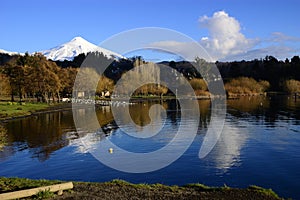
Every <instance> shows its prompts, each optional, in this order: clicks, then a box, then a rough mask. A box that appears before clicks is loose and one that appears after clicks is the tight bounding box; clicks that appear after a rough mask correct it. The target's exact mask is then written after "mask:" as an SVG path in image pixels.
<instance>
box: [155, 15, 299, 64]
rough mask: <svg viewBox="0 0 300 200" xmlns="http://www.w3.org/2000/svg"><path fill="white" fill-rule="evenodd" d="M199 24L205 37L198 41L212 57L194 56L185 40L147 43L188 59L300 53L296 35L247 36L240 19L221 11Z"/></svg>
mask: <svg viewBox="0 0 300 200" xmlns="http://www.w3.org/2000/svg"><path fill="white" fill-rule="evenodd" d="M199 23H200V26H201V27H203V28H206V29H207V30H208V36H202V38H201V39H200V41H199V44H200V45H201V46H202V47H203V48H204V49H205V51H206V52H208V54H209V56H210V57H211V58H212V59H206V58H205V57H203V55H205V53H202V54H201V55H196V54H195V52H196V51H195V48H196V46H195V45H191V43H188V42H178V41H160V42H155V43H152V44H151V46H152V47H153V48H160V49H170V48H172V49H173V50H174V51H173V53H179V54H180V55H189V56H188V58H189V60H194V58H195V57H196V56H199V57H201V58H204V59H206V60H214V61H216V60H219V61H233V60H237V61H238V60H253V59H260V58H264V57H265V56H267V55H272V56H275V57H276V58H278V59H285V58H290V57H292V56H294V55H299V54H300V49H299V43H300V38H299V37H294V36H288V35H285V34H284V33H282V32H273V33H271V35H270V36H269V37H268V38H247V37H246V36H245V35H244V34H243V33H242V32H241V25H240V22H239V21H238V20H237V19H235V18H234V17H232V16H230V15H229V14H228V13H226V12H225V11H218V12H215V13H214V14H213V15H212V16H211V17H208V16H206V15H205V16H202V17H200V18H199ZM193 46H194V47H193ZM203 52H204V51H203Z"/></svg>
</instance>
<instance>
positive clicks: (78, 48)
mask: <svg viewBox="0 0 300 200" xmlns="http://www.w3.org/2000/svg"><path fill="white" fill-rule="evenodd" d="M96 51H98V52H102V53H103V54H104V55H105V56H107V57H108V58H111V57H119V58H123V56H122V55H119V54H117V53H115V52H112V51H110V50H107V49H104V48H101V47H99V46H97V45H94V44H92V43H90V42H88V41H86V40H85V39H83V38H82V37H75V38H73V39H72V40H71V41H69V42H67V43H64V44H62V45H59V46H57V47H54V48H51V49H49V50H45V51H41V53H42V54H44V56H46V57H47V58H48V59H51V60H60V61H63V60H73V58H74V57H75V56H77V55H79V54H81V53H84V54H86V53H88V52H96Z"/></svg>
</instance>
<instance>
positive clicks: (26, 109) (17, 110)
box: [0, 102, 67, 120]
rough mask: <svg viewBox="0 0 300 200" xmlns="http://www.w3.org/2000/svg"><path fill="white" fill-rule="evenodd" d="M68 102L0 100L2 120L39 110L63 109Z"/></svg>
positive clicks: (27, 114)
mask: <svg viewBox="0 0 300 200" xmlns="http://www.w3.org/2000/svg"><path fill="white" fill-rule="evenodd" d="M66 105H67V104H63V103H57V104H47V103H22V104H20V103H17V102H0V120H5V119H11V118H16V117H21V116H29V115H31V114H32V113H35V112H39V111H49V110H56V109H63V108H65V107H66Z"/></svg>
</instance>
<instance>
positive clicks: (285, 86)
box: [0, 52, 300, 102]
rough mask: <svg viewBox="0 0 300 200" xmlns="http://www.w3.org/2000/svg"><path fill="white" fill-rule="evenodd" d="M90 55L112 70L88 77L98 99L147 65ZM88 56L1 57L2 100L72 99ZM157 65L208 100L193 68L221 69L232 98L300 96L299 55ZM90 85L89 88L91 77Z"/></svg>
mask: <svg viewBox="0 0 300 200" xmlns="http://www.w3.org/2000/svg"><path fill="white" fill-rule="evenodd" d="M88 55H89V56H91V55H92V56H95V58H97V59H100V60H101V62H100V63H101V64H103V65H107V66H108V67H107V68H106V70H105V71H104V73H103V74H100V73H99V72H97V71H96V70H94V71H90V72H88V73H87V77H88V76H91V75H93V76H94V75H96V76H97V77H98V78H99V82H98V85H97V89H96V95H97V96H103V94H104V93H106V92H107V91H109V92H112V91H113V90H114V85H115V84H116V82H117V81H118V80H119V79H120V78H121V77H122V76H123V75H124V74H126V72H127V71H129V70H131V69H133V68H135V67H136V66H139V65H141V64H145V63H147V62H145V61H144V60H143V58H142V57H141V56H136V57H132V58H128V59H119V60H115V59H112V58H107V57H105V56H104V55H103V54H102V53H99V52H95V53H89V54H88ZM88 55H85V54H80V55H78V56H76V57H75V58H74V59H73V60H72V61H67V60H65V61H52V60H47V59H46V57H44V56H43V55H42V54H40V53H36V54H34V55H30V54H28V53H25V55H14V56H10V55H8V54H0V96H10V100H11V101H16V100H18V101H20V102H22V101H26V100H28V99H31V100H33V99H34V100H35V101H37V102H51V101H57V102H58V101H60V100H61V98H62V97H71V95H72V90H73V85H74V80H75V78H76V74H77V73H78V70H80V66H81V65H82V63H83V62H84V60H85V58H86V56H88ZM159 64H162V65H167V66H169V67H171V68H173V69H174V71H175V72H174V73H178V74H181V75H182V77H185V78H186V79H187V80H188V81H189V82H190V84H191V86H192V87H193V89H194V90H195V94H196V95H199V96H201V95H208V96H209V91H208V89H207V84H206V81H205V80H204V79H203V78H202V76H201V74H200V73H199V71H197V70H196V68H195V66H197V65H198V66H199V65H200V68H207V66H209V65H211V64H215V65H216V66H217V67H218V69H219V71H220V74H221V76H222V79H223V81H224V85H225V90H226V92H227V94H228V95H229V96H234V95H260V94H266V92H277V93H283V94H296V95H297V93H299V92H300V58H299V56H294V57H292V58H291V59H290V60H289V59H286V60H285V61H281V60H277V59H276V58H275V57H273V56H266V57H265V58H263V59H255V60H252V61H244V60H243V61H233V62H218V61H217V62H216V63H207V62H206V61H205V60H203V59H201V58H196V59H195V61H193V62H187V61H178V62H175V61H164V62H161V63H159ZM200 71H201V70H200ZM147 73H148V74H151V73H154V72H147ZM155 73H158V72H155ZM158 74H159V73H158ZM143 76H144V75H143V74H139V73H136V74H135V75H134V76H133V77H131V79H136V80H137V81H138V80H139V79H143ZM86 82H87V83H86V84H88V78H87V80H86ZM124 87H125V86H124ZM82 90H84V86H82ZM134 95H146V96H148V95H158V96H164V95H174V94H172V93H171V92H170V91H169V90H168V89H167V88H166V87H165V86H164V85H163V84H162V85H159V84H156V85H155V84H149V85H145V86H142V87H141V88H139V89H137V90H136V91H135V93H134ZM16 98H17V99H16Z"/></svg>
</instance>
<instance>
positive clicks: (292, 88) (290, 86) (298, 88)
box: [284, 79, 300, 94]
mask: <svg viewBox="0 0 300 200" xmlns="http://www.w3.org/2000/svg"><path fill="white" fill-rule="evenodd" d="M284 90H285V91H286V92H287V93H289V94H292V93H298V92H300V81H297V80H294V79H291V80H286V81H285V83H284Z"/></svg>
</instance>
